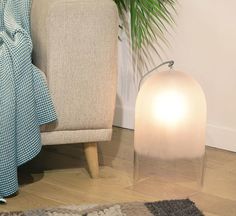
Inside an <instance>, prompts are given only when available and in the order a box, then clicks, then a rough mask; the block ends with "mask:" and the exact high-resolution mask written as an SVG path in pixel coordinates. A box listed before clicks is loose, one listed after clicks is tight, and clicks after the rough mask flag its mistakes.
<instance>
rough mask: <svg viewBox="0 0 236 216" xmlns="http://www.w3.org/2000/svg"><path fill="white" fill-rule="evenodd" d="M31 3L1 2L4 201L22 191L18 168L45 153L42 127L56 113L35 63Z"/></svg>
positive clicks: (0, 178)
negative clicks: (41, 139) (41, 134)
mask: <svg viewBox="0 0 236 216" xmlns="http://www.w3.org/2000/svg"><path fill="white" fill-rule="evenodd" d="M30 9H31V0H0V198H1V197H6V196H9V195H12V194H13V193H15V192H16V191H17V190H18V181H17V167H18V166H19V165H21V164H23V163H25V162H27V161H29V160H30V159H32V158H33V157H35V156H36V155H37V154H38V153H39V152H40V149H41V141H40V129H39V126H40V125H42V124H46V123H49V122H51V121H54V120H56V113H55V110H54V107H53V103H52V100H51V98H50V95H49V92H48V88H47V85H46V83H45V81H44V78H43V76H42V72H40V70H39V69H38V68H36V67H35V66H34V65H33V64H32V61H31V52H32V41H31V36H30Z"/></svg>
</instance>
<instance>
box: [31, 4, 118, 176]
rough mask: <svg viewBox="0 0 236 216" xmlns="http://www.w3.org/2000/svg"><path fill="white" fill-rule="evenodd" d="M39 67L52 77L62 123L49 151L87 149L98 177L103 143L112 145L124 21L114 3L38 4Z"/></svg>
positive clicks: (47, 138) (46, 139)
mask: <svg viewBox="0 0 236 216" xmlns="http://www.w3.org/2000/svg"><path fill="white" fill-rule="evenodd" d="M31 25H32V38H33V45H34V50H33V61H34V63H35V65H36V66H38V67H39V68H40V69H41V70H42V71H43V72H44V73H45V75H46V79H47V82H48V85H49V89H50V92H51V95H52V98H53V102H54V105H55V108H56V111H57V114H58V122H56V123H55V124H50V125H46V126H45V127H43V128H42V133H41V134H42V142H43V144H44V145H53V144H66V143H84V147H85V155H86V159H87V162H88V167H89V170H90V173H91V176H92V177H97V176H98V170H99V169H98V156H97V142H99V141H108V140H110V139H111V134H112V122H113V114H114V105H115V96H116V77H117V34H118V33H117V31H118V15H117V8H116V5H115V4H114V2H113V0H33V3H32V12H31Z"/></svg>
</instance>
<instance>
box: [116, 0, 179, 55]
mask: <svg viewBox="0 0 236 216" xmlns="http://www.w3.org/2000/svg"><path fill="white" fill-rule="evenodd" d="M114 1H115V3H116V4H117V7H118V10H119V14H120V17H121V19H122V20H123V21H124V22H127V20H125V19H126V17H127V16H125V14H126V13H127V12H129V13H130V31H131V41H132V48H133V50H134V51H137V52H140V51H141V50H142V52H144V53H146V55H147V52H148V51H147V49H148V47H149V48H150V47H151V48H152V49H154V50H155V52H156V53H157V54H158V55H159V53H158V51H157V50H156V49H155V47H154V46H153V45H152V43H153V42H157V44H163V43H164V44H168V43H167V40H166V39H165V33H166V32H167V28H168V26H171V25H172V24H174V19H173V16H172V14H173V11H174V12H175V4H176V3H177V0H114ZM159 48H161V49H162V47H161V45H160V47H159Z"/></svg>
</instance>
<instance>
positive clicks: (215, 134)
mask: <svg viewBox="0 0 236 216" xmlns="http://www.w3.org/2000/svg"><path fill="white" fill-rule="evenodd" d="M134 118H135V112H134V109H132V108H130V107H119V106H117V107H116V112H115V117H114V126H118V127H122V128H128V129H134ZM206 138H207V146H211V147H215V148H219V149H225V150H228V151H233V152H236V129H232V128H227V127H221V126H217V125H213V124H208V125H207V137H206Z"/></svg>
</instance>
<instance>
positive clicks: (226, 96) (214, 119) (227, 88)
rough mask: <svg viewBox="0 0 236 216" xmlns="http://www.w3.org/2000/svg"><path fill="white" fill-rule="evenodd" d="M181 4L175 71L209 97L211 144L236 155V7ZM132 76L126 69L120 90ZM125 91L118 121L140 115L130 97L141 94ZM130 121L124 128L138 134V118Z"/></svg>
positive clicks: (192, 0)
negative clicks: (135, 123) (188, 77)
mask: <svg viewBox="0 0 236 216" xmlns="http://www.w3.org/2000/svg"><path fill="white" fill-rule="evenodd" d="M179 4H180V5H179V6H178V15H177V17H176V23H177V26H176V27H175V33H172V37H170V38H169V41H170V43H171V45H172V47H171V48H169V49H168V50H167V57H166V59H173V60H175V62H176V63H175V69H179V70H182V71H185V72H187V73H189V74H191V75H192V76H193V77H195V79H197V80H198V81H199V83H200V84H201V85H202V87H203V89H204V91H205V93H206V97H207V103H208V131H207V144H208V145H210V146H216V147H219V148H223V149H228V150H232V151H236V65H234V64H235V62H236V13H235V11H236V1H235V0H227V1H224V2H223V3H222V1H220V0H207V1H206V0H197V1H196V0H180V1H179ZM124 56H125V55H123V59H126V58H125V57H124ZM157 63H158V59H157ZM121 64H122V62H121ZM129 70H130V69H129ZM126 72H127V70H126V71H125V70H123V69H122V68H120V74H121V73H122V74H123V75H122V77H123V78H122V79H120V82H119V86H120V87H121V86H122V85H124V84H121V83H124V80H126V81H125V82H127V79H126V76H125V75H124V74H125V73H126ZM121 80H123V81H121ZM125 85H127V83H126V84H125ZM125 91H126V92H125ZM125 91H123V92H122V93H121V91H120V90H118V94H120V96H119V97H120V98H126V99H120V100H121V101H122V100H123V101H125V102H123V105H124V109H123V110H122V113H119V112H117V113H118V114H116V118H118V119H119V116H124V115H125V114H124V113H125V112H126V111H124V110H134V102H133V101H135V98H132V99H131V98H130V99H129V100H127V96H125V95H127V94H129V95H133V96H134V95H135V90H133V92H132V89H131V91H130V90H129V89H127V88H126V90H125ZM134 97H135V96H134ZM128 116H129V120H128V121H127V122H128V123H126V125H124V124H123V125H121V126H123V127H128V128H132V126H133V116H134V113H132V114H129V115H128ZM126 119H127V118H126ZM115 122H117V121H115ZM124 122H125V121H124V120H123V123H124ZM115 124H116V123H115ZM118 125H119V124H118Z"/></svg>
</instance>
